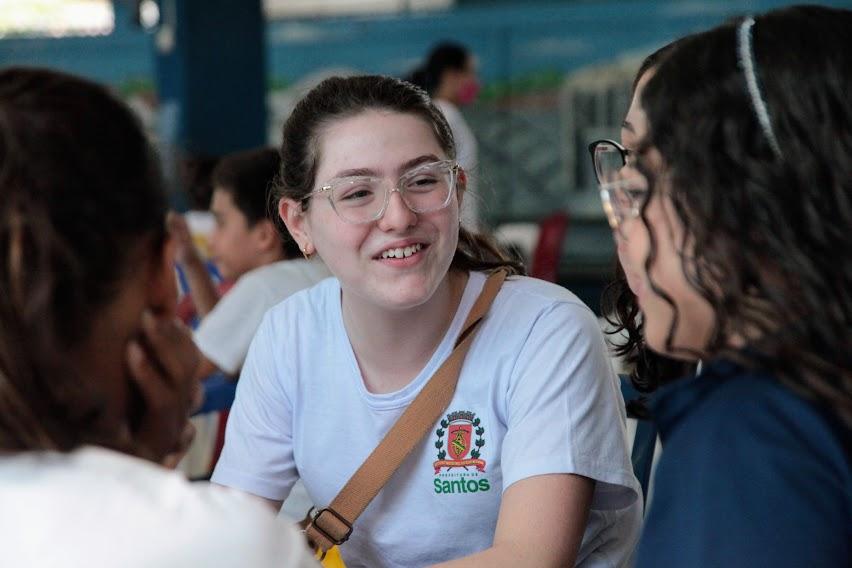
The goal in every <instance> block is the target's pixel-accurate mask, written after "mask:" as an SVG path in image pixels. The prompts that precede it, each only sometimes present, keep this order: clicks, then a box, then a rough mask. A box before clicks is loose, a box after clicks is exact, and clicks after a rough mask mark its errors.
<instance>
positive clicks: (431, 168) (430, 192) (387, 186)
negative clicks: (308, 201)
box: [305, 160, 459, 224]
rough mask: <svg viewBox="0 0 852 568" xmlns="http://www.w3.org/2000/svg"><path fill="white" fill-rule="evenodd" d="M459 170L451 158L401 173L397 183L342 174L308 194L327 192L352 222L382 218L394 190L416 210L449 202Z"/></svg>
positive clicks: (426, 210)
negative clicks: (343, 175)
mask: <svg viewBox="0 0 852 568" xmlns="http://www.w3.org/2000/svg"><path fill="white" fill-rule="evenodd" d="M458 170H459V165H458V164H456V163H455V162H453V161H452V160H441V161H437V162H429V163H427V164H422V165H420V166H417V167H415V168H413V169H411V170H409V171H407V172H405V173H404V174H402V175H401V176H400V177H399V179H398V180H397V182H396V184H395V185H394V184H392V183H391V182H390V181H389V180H388V179H387V178H383V177H374V176H348V177H340V178H335V179H332V180H329V181H328V182H326V183H325V184H323V185H322V187H320V188H319V189H317V190H315V191H312V192H311V193H309V194H308V195H306V196H305V197H306V198H308V197H311V196H313V195H318V194H321V193H324V194H325V195H327V196H328V200H329V202H331V207H332V209H334V212H335V213H337V215H338V217H340V218H341V219H342V220H344V221H346V222H347V223H352V224H361V223H370V222H372V221H376V220H377V219H381V217H382V215H384V214H385V210H387V207H388V204H389V203H390V194H391V193H393V192H394V191H397V192H399V195H400V197H401V198H402V200H403V202H405V204H406V206H408V208H409V209H411V210H412V211H414V212H415V213H429V212H431V211H438V210H439V209H443V208H444V207H446V206H447V205H449V204H450V201H451V199H452V195H453V191H454V190H455V188H456V181H457V178H458Z"/></svg>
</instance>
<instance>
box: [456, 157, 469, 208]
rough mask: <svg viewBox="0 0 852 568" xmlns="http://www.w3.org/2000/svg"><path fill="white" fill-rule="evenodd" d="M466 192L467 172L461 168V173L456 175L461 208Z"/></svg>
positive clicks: (457, 193) (457, 194)
mask: <svg viewBox="0 0 852 568" xmlns="http://www.w3.org/2000/svg"><path fill="white" fill-rule="evenodd" d="M465 191H467V172H466V171H464V168H462V167H461V166H459V171H458V173H457V174H456V196H457V197H458V200H459V207H461V204H462V200H463V199H464V193H465Z"/></svg>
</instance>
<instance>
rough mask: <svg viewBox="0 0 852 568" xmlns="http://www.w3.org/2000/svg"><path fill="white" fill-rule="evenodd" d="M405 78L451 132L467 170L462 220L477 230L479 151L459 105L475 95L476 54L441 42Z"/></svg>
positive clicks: (452, 43) (474, 97)
mask: <svg viewBox="0 0 852 568" xmlns="http://www.w3.org/2000/svg"><path fill="white" fill-rule="evenodd" d="M408 80H409V81H410V82H412V83H414V84H415V85H417V86H418V87H420V88H422V89H423V90H425V91H426V92H427V93H429V96H430V97H432V100H433V101H434V102H435V106H437V107H438V108H439V109H440V110H441V112H442V113H444V117H445V118H446V119H447V122H448V123H449V125H450V130H452V132H453V138H455V141H456V152H457V155H458V162H459V165H461V166H462V167H463V168H464V169H465V171H466V172H467V177H468V183H467V191H466V198H465V200H464V203H462V211H461V218H462V223H464V225H465V226H466V227H468V228H469V229H472V230H478V229H481V223H482V220H481V219H480V216H481V214H480V211H479V199H480V197H479V195H478V194H477V193H476V187H477V179H478V177H479V169H478V166H479V150H478V145H477V142H476V136H474V134H473V131H472V130H471V129H470V126H468V124H467V121H466V120H465V119H464V116H463V115H462V113H461V110H460V109H459V107H463V106H467V105H470V104H472V103H473V102H474V101H475V100H476V97H477V95H478V94H479V89H480V83H479V77H478V73H477V64H476V57H475V56H474V55H473V53H471V51H470V50H469V49H468V48H466V47H465V46H463V45H461V44H459V43H455V42H450V41H446V42H441V43H439V44H437V45H436V46H434V47H433V48H432V50H431V51H430V52H429V55H428V56H427V58H426V61H425V62H424V63H423V64H422V65H421V66H420V67H418V68H417V69H415V70H414V71H413V72H412V73H411V75H410V76H409V77H408Z"/></svg>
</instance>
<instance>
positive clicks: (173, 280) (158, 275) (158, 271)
mask: <svg viewBox="0 0 852 568" xmlns="http://www.w3.org/2000/svg"><path fill="white" fill-rule="evenodd" d="M175 249H176V244H175V241H174V239H173V238H172V237H171V236H167V237H166V238H165V240H164V241H163V246H162V248H161V249H160V254H159V257H158V256H157V254H154V255H153V258H152V259H151V263H150V265H149V266H150V268H149V270H148V287H147V290H148V293H147V298H146V303H147V305H148V307H149V308H150V309H151V311H153V312H154V313H155V314H163V315H169V316H174V315H175V314H176V312H177V297H178V289H177V277H176V275H175Z"/></svg>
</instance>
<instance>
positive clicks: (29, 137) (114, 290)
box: [0, 68, 166, 452]
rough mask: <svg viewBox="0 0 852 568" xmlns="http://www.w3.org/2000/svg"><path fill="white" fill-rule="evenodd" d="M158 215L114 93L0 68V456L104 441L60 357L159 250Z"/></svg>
mask: <svg viewBox="0 0 852 568" xmlns="http://www.w3.org/2000/svg"><path fill="white" fill-rule="evenodd" d="M165 212H166V198H165V190H164V186H163V183H162V179H161V177H160V170H159V164H158V162H157V160H156V157H155V155H154V153H153V151H152V150H151V148H150V146H149V144H148V141H147V139H146V138H145V135H144V133H143V131H142V128H141V127H140V125H139V123H138V121H137V120H136V117H135V116H133V114H132V113H131V112H130V110H129V109H128V108H127V107H126V106H125V105H124V104H122V103H121V102H120V101H119V100H118V99H117V98H116V97H114V96H113V95H112V94H111V93H109V92H108V91H107V90H106V89H105V88H103V87H101V86H100V85H96V84H94V83H91V82H89V81H86V80H83V79H79V78H76V77H72V76H70V75H66V74H64V73H58V72H55V71H48V70H45V69H28V68H7V69H5V70H3V71H2V72H0V452H8V451H23V450H37V449H55V450H70V449H73V448H74V447H76V446H78V445H80V444H83V443H92V444H103V445H107V446H113V445H114V444H113V443H112V442H114V440H112V438H113V437H114V436H115V435H116V433H115V432H105V431H103V427H102V426H101V423H102V420H101V417H102V414H103V412H104V411H105V410H106V409H105V406H104V404H105V402H104V401H102V400H99V398H98V395H97V394H96V393H95V392H93V390H92V386H91V385H92V384H93V382H94V381H93V380H92V378H91V377H81V376H79V374H78V373H75V372H74V370H73V365H71V364H70V363H69V361H70V357H71V355H72V354H73V352H74V349H75V348H76V347H77V346H78V345H79V344H80V343H81V342H82V341H83V340H85V339H86V338H87V337H88V336H89V334H90V332H91V327H92V324H93V322H94V321H95V318H96V316H98V315H99V314H100V313H101V311H102V309H103V308H104V307H105V306H107V305H108V304H109V303H110V302H111V301H112V300H113V299H114V298H115V297H116V296H117V294H118V293H119V291H120V290H121V287H120V282H122V279H123V278H125V277H126V276H127V275H129V274H131V273H132V271H133V270H138V269H140V266H139V264H140V261H141V260H147V259H153V258H154V256H153V254H154V251H161V250H162V247H163V244H164V242H165V226H164V218H165ZM146 247H150V249H147V248H146ZM137 251H138V253H137ZM149 251H150V252H149ZM140 253H144V254H141V256H142V258H140ZM146 254H147V256H146Z"/></svg>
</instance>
